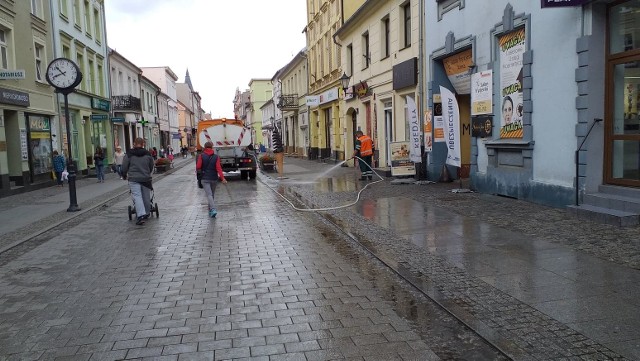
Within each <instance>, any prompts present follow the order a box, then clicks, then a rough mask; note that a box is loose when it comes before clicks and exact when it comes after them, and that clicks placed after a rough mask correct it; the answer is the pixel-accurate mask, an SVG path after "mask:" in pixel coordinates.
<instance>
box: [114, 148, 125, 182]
mask: <svg viewBox="0 0 640 361" xmlns="http://www.w3.org/2000/svg"><path fill="white" fill-rule="evenodd" d="M124 156H125V154H124V152H123V151H122V147H120V146H117V147H116V152H115V153H113V159H114V160H115V165H116V172H117V173H118V176H119V177H120V179H122V160H123V159H124Z"/></svg>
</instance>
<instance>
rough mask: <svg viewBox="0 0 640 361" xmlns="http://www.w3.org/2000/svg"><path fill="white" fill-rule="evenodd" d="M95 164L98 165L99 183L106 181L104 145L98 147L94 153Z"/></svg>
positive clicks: (97, 175)
mask: <svg viewBox="0 0 640 361" xmlns="http://www.w3.org/2000/svg"><path fill="white" fill-rule="evenodd" d="M93 164H95V166H96V177H97V178H98V183H104V152H103V151H102V147H97V148H96V152H95V153H94V154H93Z"/></svg>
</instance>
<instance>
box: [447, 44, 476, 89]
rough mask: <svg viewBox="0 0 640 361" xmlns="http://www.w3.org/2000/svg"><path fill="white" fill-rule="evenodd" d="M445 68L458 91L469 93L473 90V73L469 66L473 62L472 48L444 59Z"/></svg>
mask: <svg viewBox="0 0 640 361" xmlns="http://www.w3.org/2000/svg"><path fill="white" fill-rule="evenodd" d="M443 64H444V70H445V71H446V72H447V77H449V81H450V82H451V84H452V85H453V88H454V89H455V91H456V93H458V94H469V93H470V92H471V75H470V74H469V67H470V66H471V64H473V56H472V53H471V49H468V50H465V51H462V52H459V53H457V54H454V55H452V56H450V57H448V58H445V59H444V61H443Z"/></svg>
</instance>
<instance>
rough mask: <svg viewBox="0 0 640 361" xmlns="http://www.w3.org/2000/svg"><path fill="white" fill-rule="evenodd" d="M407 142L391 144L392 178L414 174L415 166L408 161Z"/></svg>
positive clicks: (409, 153) (409, 152)
mask: <svg viewBox="0 0 640 361" xmlns="http://www.w3.org/2000/svg"><path fill="white" fill-rule="evenodd" d="M409 147H410V145H409V142H391V143H389V148H391V175H392V176H393V177H398V176H407V175H415V174H416V166H415V164H413V162H412V161H411V160H410V155H411V150H410V149H409Z"/></svg>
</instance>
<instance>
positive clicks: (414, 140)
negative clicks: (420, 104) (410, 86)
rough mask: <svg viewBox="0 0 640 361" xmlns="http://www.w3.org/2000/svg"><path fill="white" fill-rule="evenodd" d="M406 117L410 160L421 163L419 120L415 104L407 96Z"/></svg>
mask: <svg viewBox="0 0 640 361" xmlns="http://www.w3.org/2000/svg"><path fill="white" fill-rule="evenodd" d="M407 113H408V114H407V115H408V116H409V119H408V121H409V126H410V129H411V133H410V137H411V138H410V139H409V143H410V144H411V148H410V155H411V157H410V159H411V161H412V162H414V163H420V162H422V154H421V153H422V152H420V138H422V134H421V133H420V120H419V118H418V110H417V109H416V102H415V101H414V100H413V98H412V97H410V96H407Z"/></svg>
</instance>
